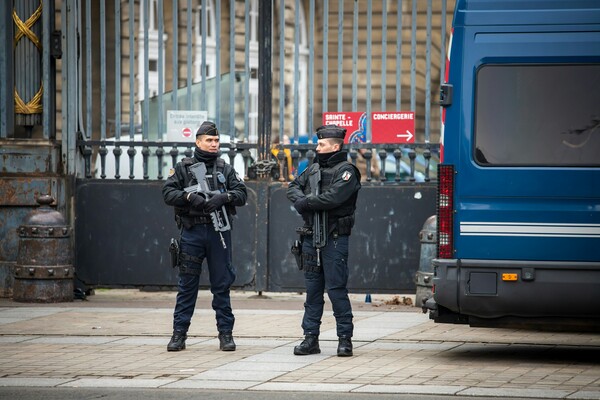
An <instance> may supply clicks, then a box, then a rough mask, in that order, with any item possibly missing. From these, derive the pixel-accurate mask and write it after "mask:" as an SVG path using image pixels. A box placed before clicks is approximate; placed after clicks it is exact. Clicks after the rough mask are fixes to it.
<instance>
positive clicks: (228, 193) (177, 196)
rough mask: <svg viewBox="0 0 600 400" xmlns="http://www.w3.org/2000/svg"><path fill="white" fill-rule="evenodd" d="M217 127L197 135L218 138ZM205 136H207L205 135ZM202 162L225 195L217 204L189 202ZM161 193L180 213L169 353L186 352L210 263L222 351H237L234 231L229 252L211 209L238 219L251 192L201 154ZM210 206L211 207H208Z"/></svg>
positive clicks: (214, 158)
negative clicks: (237, 213) (196, 168)
mask: <svg viewBox="0 0 600 400" xmlns="http://www.w3.org/2000/svg"><path fill="white" fill-rule="evenodd" d="M207 126H208V128H207ZM212 127H214V124H212V123H204V124H203V125H202V126H201V127H200V129H199V130H198V133H197V135H199V134H209V135H210V134H212V135H215V134H216V135H218V132H217V131H216V127H214V130H211V129H210V128H212ZM206 131H208V133H205V132H206ZM197 162H204V163H205V165H206V168H207V177H208V179H207V180H208V182H209V185H210V188H211V190H213V191H214V190H219V191H220V192H221V194H219V195H216V196H213V197H214V199H213V200H206V201H202V200H203V199H198V198H197V197H196V196H198V197H200V196H199V195H197V194H194V195H192V196H189V194H188V193H186V192H185V191H184V188H186V187H188V186H192V185H195V184H197V182H196V180H195V178H194V177H193V175H192V174H191V172H190V171H189V170H188V169H189V167H190V166H191V165H193V164H195V163H197ZM162 192H163V197H164V201H165V203H166V204H167V205H170V206H174V207H175V219H176V221H177V224H178V226H179V227H180V228H181V244H180V265H179V282H178V293H177V303H176V305H175V311H174V314H173V317H174V318H173V337H172V339H171V342H170V343H169V345H168V346H167V350H169V351H178V350H183V349H184V348H185V339H186V338H187V331H188V328H189V326H190V321H191V319H192V315H193V313H194V309H195V306H196V299H197V297H198V286H199V282H200V272H201V266H202V262H203V260H204V259H205V258H206V261H207V265H208V273H209V280H210V290H211V292H212V294H213V300H212V307H213V309H214V310H215V313H216V320H217V330H218V332H219V339H220V342H221V349H222V350H235V343H234V342H233V337H232V331H233V325H234V321H235V318H234V315H233V312H232V310H231V301H230V295H229V291H230V287H231V285H232V284H233V282H234V280H235V271H234V268H233V265H232V263H231V231H225V232H221V233H222V235H223V239H224V241H225V245H226V248H224V247H223V244H222V242H221V237H220V235H219V233H218V232H216V231H215V228H214V226H213V224H212V220H211V218H210V215H209V213H208V212H207V210H206V208H209V209H210V208H211V207H212V208H215V209H220V207H221V206H225V208H226V209H227V211H228V215H229V216H230V217H231V215H232V214H234V213H235V207H236V206H243V205H244V204H246V198H247V192H246V186H245V185H244V182H243V181H242V180H241V178H240V177H239V175H238V174H237V173H236V172H235V170H234V169H233V167H232V166H231V165H229V164H226V163H225V162H224V160H222V159H221V158H218V155H217V153H210V152H205V151H202V150H200V149H199V148H196V150H195V152H194V157H193V158H184V159H183V160H182V161H181V162H179V163H177V165H176V166H175V168H174V169H173V170H171V172H170V173H169V177H168V179H167V181H166V182H165V185H164V186H163V190H162ZM195 199H196V200H198V203H199V202H201V201H202V204H196V203H194V200H195ZM211 201H212V204H211V206H208V204H209V203H211ZM230 222H231V218H230ZM224 347H225V348H224Z"/></svg>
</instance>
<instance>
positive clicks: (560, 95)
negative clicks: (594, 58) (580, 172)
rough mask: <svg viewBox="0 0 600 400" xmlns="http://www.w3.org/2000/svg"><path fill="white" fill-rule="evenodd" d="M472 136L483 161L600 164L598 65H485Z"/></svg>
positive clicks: (479, 73) (492, 163)
mask: <svg viewBox="0 0 600 400" xmlns="http://www.w3.org/2000/svg"><path fill="white" fill-rule="evenodd" d="M474 135H475V140H474V143H475V147H474V159H475V161H476V162H477V163H478V164H480V165H482V166H517V165H519V166H579V167H581V166H600V64H577V65H538V64H536V65H514V64H509V65H506V64H504V65H485V66H483V67H481V68H480V69H479V70H478V71H477V78H476V94H475V126H474Z"/></svg>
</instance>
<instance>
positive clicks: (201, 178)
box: [184, 162, 231, 249]
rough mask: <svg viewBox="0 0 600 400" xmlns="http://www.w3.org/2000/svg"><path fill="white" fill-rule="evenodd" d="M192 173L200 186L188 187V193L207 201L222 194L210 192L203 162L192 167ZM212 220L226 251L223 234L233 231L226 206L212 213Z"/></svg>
mask: <svg viewBox="0 0 600 400" xmlns="http://www.w3.org/2000/svg"><path fill="white" fill-rule="evenodd" d="M190 172H191V173H192V174H194V177H195V178H196V182H198V184H197V185H192V186H189V187H186V188H185V189H184V190H185V191H186V192H187V193H196V194H199V195H200V196H202V197H204V198H205V199H206V200H208V199H210V198H211V197H212V196H214V195H215V194H219V193H221V192H219V191H218V190H210V185H209V184H208V178H207V177H206V165H205V164H204V163H203V162H198V163H196V164H194V165H192V166H191V167H190ZM210 218H211V220H212V223H213V226H214V228H215V231H216V232H217V233H218V234H219V236H220V237H221V244H222V245H223V248H224V249H226V248H227V245H226V244H225V239H224V238H223V233H222V232H225V231H229V230H231V224H230V223H229V217H228V216H227V210H226V209H225V206H221V208H220V209H217V210H215V211H213V212H211V213H210Z"/></svg>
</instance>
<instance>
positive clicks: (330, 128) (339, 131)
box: [317, 125, 346, 139]
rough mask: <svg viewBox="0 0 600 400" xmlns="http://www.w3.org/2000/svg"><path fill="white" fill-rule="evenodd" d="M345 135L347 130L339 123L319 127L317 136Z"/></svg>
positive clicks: (321, 137)
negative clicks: (338, 124)
mask: <svg viewBox="0 0 600 400" xmlns="http://www.w3.org/2000/svg"><path fill="white" fill-rule="evenodd" d="M345 136H346V130H345V129H343V128H340V127H339V126H337V125H323V126H320V127H318V128H317V137H318V138H319V139H327V138H335V139H343V138H344V137H345Z"/></svg>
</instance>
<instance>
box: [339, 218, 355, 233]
mask: <svg viewBox="0 0 600 400" xmlns="http://www.w3.org/2000/svg"><path fill="white" fill-rule="evenodd" d="M353 226H354V215H348V216H346V217H341V218H338V220H337V233H338V235H350V233H352V227H353Z"/></svg>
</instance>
